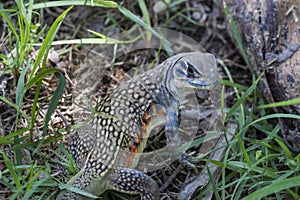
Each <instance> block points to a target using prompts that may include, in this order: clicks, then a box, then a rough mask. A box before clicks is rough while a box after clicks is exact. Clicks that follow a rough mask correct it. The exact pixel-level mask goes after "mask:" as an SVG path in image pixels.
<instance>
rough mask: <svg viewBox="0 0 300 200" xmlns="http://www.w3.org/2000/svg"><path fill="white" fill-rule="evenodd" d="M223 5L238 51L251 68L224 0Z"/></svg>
mask: <svg viewBox="0 0 300 200" xmlns="http://www.w3.org/2000/svg"><path fill="white" fill-rule="evenodd" d="M223 6H224V10H225V14H226V16H227V18H228V21H229V26H230V28H231V31H232V33H233V36H234V39H235V40H236V42H237V45H238V47H239V49H240V51H241V53H242V56H243V58H244V60H245V62H246V64H247V66H248V67H249V69H251V67H250V66H251V65H250V62H249V59H248V57H247V54H246V51H245V48H244V45H243V43H242V38H241V36H240V34H239V32H238V30H237V28H236V25H235V23H234V20H233V18H232V15H231V13H230V10H229V7H228V6H227V4H226V2H225V1H224V0H223ZM251 70H252V69H251Z"/></svg>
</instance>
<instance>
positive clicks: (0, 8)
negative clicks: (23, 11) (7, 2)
mask: <svg viewBox="0 0 300 200" xmlns="http://www.w3.org/2000/svg"><path fill="white" fill-rule="evenodd" d="M7 11H11V12H16V10H6V9H4V8H3V6H2V4H0V15H1V16H2V17H3V19H4V21H5V22H6V23H7V25H8V26H9V29H10V30H11V31H12V32H13V34H14V36H15V37H16V40H17V41H18V40H19V35H18V34H17V31H16V29H15V26H14V25H13V23H12V21H11V18H10V17H9V16H8V14H7Z"/></svg>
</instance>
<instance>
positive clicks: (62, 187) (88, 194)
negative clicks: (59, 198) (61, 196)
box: [59, 183, 99, 199]
mask: <svg viewBox="0 0 300 200" xmlns="http://www.w3.org/2000/svg"><path fill="white" fill-rule="evenodd" d="M59 189H61V190H69V191H72V192H74V193H77V194H81V195H83V196H86V197H89V198H92V199H98V198H99V197H97V196H95V195H93V194H91V193H89V192H86V191H84V190H80V189H78V188H75V187H72V186H70V185H67V184H63V183H60V184H59Z"/></svg>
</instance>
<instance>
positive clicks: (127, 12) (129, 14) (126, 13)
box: [118, 6, 169, 44]
mask: <svg viewBox="0 0 300 200" xmlns="http://www.w3.org/2000/svg"><path fill="white" fill-rule="evenodd" d="M118 8H119V11H120V12H121V13H122V14H123V15H124V16H126V17H128V18H129V19H131V20H132V21H134V22H135V23H137V24H138V25H140V26H141V27H143V28H144V29H146V30H147V31H149V32H151V33H152V34H153V35H154V36H155V37H157V38H158V39H160V40H161V42H163V43H167V44H169V42H168V41H167V40H166V39H165V38H164V37H162V36H161V35H160V34H159V33H157V32H156V31H155V30H154V29H153V28H151V27H150V26H149V25H148V24H146V23H145V22H144V21H143V20H141V19H140V18H139V17H138V16H136V15H135V14H134V13H132V12H131V11H130V10H128V9H126V8H125V7H123V6H119V7H118Z"/></svg>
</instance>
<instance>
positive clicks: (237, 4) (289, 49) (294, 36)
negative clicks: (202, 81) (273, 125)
mask: <svg viewBox="0 0 300 200" xmlns="http://www.w3.org/2000/svg"><path fill="white" fill-rule="evenodd" d="M223 2H225V3H226V5H227V7H228V8H229V10H230V13H231V16H232V19H233V21H234V23H235V25H236V27H237V30H238V32H239V33H240V35H241V38H242V42H243V45H244V47H245V50H246V54H247V57H248V58H249V62H250V65H251V67H252V70H253V72H255V73H256V74H257V75H260V74H261V73H263V72H264V73H265V74H264V76H263V78H262V81H261V83H260V86H259V88H260V90H261V91H262V92H263V94H264V95H265V99H266V100H267V102H268V103H272V102H279V101H285V100H290V99H293V98H297V97H300V3H299V1H298V0H289V1H278V0H223ZM224 5H225V4H222V6H224ZM225 7H226V6H225ZM225 7H223V9H224V8H225ZM224 11H225V9H224ZM224 13H225V12H224ZM226 16H227V17H228V18H230V17H229V15H228V14H227V15H226ZM228 20H229V19H228ZM228 27H230V26H229V25H228ZM228 30H229V32H231V36H232V39H233V41H236V40H235V38H234V37H233V34H232V30H231V29H230V28H228ZM275 112H279V113H293V114H300V105H292V106H285V107H278V108H275ZM279 121H280V124H281V132H282V135H283V137H284V139H285V141H286V144H287V145H288V146H289V147H290V148H291V149H292V150H293V151H295V152H300V133H299V129H300V122H299V120H291V119H284V118H280V119H279Z"/></svg>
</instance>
